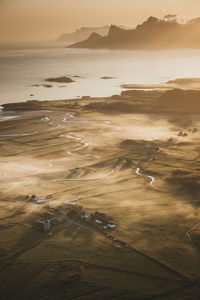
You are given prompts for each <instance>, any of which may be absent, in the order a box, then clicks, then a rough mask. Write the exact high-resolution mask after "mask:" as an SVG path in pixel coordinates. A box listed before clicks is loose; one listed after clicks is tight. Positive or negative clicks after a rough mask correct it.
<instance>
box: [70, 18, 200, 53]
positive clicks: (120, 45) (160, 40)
mask: <svg viewBox="0 0 200 300" xmlns="http://www.w3.org/2000/svg"><path fill="white" fill-rule="evenodd" d="M70 48H92V49H100V48H103V49H124V50H129V49H136V50H145V49H146V50H153V49H176V48H200V18H196V19H192V20H190V21H187V22H184V23H180V22H179V21H178V18H177V16H176V15H167V16H165V18H164V19H158V18H155V17H149V18H148V19H147V20H146V21H145V22H144V23H142V24H141V25H138V26H137V27H136V28H135V29H129V30H126V29H123V28H119V27H117V26H114V25H111V26H110V29H109V31H108V34H107V35H106V36H101V35H100V34H98V33H95V34H94V33H92V34H91V35H90V36H89V37H88V39H86V40H84V41H81V42H78V43H75V44H73V45H71V46H70Z"/></svg>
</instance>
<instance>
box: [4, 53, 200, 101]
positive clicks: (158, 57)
mask: <svg viewBox="0 0 200 300" xmlns="http://www.w3.org/2000/svg"><path fill="white" fill-rule="evenodd" d="M58 76H67V77H71V78H72V79H73V80H75V82H74V83H70V84H59V83H55V84H53V87H52V88H45V87H43V86H40V87H33V85H37V84H38V85H42V84H45V81H44V80H45V79H46V78H48V77H58ZM75 76H80V77H75ZM102 76H112V77H116V78H115V79H111V80H103V79H101V77H102ZM183 77H200V50H189V49H184V50H173V51H107V50H85V49H84V50H82V49H65V48H63V49H61V48H59V49H57V48H51V49H33V50H9V51H0V104H3V103H8V102H19V101H27V100H30V99H34V100H35V99H36V100H54V99H72V98H77V97H81V96H88V95H89V96H97V97H100V96H110V95H113V94H119V93H120V92H121V91H122V89H121V88H120V85H121V84H125V83H144V84H150V83H160V82H165V81H168V80H169V79H175V78H183ZM63 86H64V87H63ZM31 94H33V95H34V96H30V95H31Z"/></svg>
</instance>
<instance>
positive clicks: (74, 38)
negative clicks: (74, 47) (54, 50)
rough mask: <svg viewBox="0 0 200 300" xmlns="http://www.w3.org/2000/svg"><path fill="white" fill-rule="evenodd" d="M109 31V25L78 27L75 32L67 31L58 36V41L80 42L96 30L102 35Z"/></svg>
mask: <svg viewBox="0 0 200 300" xmlns="http://www.w3.org/2000/svg"><path fill="white" fill-rule="evenodd" d="M108 31H109V26H104V27H82V28H80V29H77V30H76V31H75V32H73V33H65V34H62V35H61V36H60V37H59V38H58V40H57V41H58V42H65V43H73V42H79V41H82V40H85V39H87V38H88V37H89V36H90V35H91V34H92V33H93V32H96V33H98V34H101V35H107V34H108Z"/></svg>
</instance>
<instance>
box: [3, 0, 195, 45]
mask: <svg viewBox="0 0 200 300" xmlns="http://www.w3.org/2000/svg"><path fill="white" fill-rule="evenodd" d="M168 13H173V14H179V15H180V16H184V17H188V18H193V17H198V16H199V17H200V0H0V42H3V41H13V42H14V41H16V40H20V41H21V40H31V39H32V40H39V39H51V38H55V37H56V36H57V35H59V34H61V33H64V32H69V31H72V30H74V29H76V28H77V27H81V26H101V25H105V24H120V25H126V26H131V27H134V26H135V25H136V24H138V23H141V22H143V21H144V20H145V19H146V18H147V17H148V16H150V15H153V16H158V17H163V16H164V15H166V14H168Z"/></svg>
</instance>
